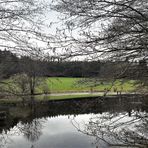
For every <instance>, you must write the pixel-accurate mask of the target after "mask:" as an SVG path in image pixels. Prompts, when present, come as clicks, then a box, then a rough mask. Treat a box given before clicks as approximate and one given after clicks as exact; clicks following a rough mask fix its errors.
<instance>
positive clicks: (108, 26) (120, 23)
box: [52, 0, 148, 60]
mask: <svg viewBox="0 0 148 148" xmlns="http://www.w3.org/2000/svg"><path fill="white" fill-rule="evenodd" d="M147 5H148V2H147V1H146V0H93V1H91V0H76V1H74V2H73V1H72V0H58V1H56V2H55V3H53V6H52V8H53V9H54V10H56V11H58V12H60V13H63V14H64V15H65V16H64V17H63V21H64V23H65V25H66V28H65V29H68V30H69V32H71V34H69V36H68V35H67V34H66V32H64V31H66V30H63V32H61V33H63V35H62V36H61V38H62V37H63V38H62V41H69V45H70V43H71V42H70V41H73V42H76V43H78V44H77V45H80V46H78V47H79V49H77V51H75V53H72V52H71V54H84V55H85V54H98V53H101V54H103V55H104V56H105V57H107V58H108V57H112V58H115V59H118V58H123V59H125V58H130V60H132V59H133V58H134V59H135V58H144V59H147V56H148V53H147V52H148V49H147V21H148V16H147V15H148V13H147ZM77 29H78V31H79V32H77V36H74V35H73V34H72V32H73V31H75V30H77ZM64 33H65V34H64ZM64 35H66V36H64ZM72 35H73V36H72ZM64 37H65V38H66V40H64ZM78 50H79V51H78ZM106 54H107V55H106Z"/></svg>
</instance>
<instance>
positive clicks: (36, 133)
mask: <svg viewBox="0 0 148 148" xmlns="http://www.w3.org/2000/svg"><path fill="white" fill-rule="evenodd" d="M44 121H45V119H44V120H42V119H34V120H33V121H31V122H28V123H25V124H24V123H21V122H20V123H18V124H17V126H16V127H14V128H13V129H11V130H10V131H3V132H2V133H1V134H0V148H7V146H8V145H9V144H10V143H12V141H13V139H12V136H17V135H23V136H24V137H25V138H26V139H27V140H28V141H30V142H36V141H37V140H39V138H40V136H41V135H42V127H43V124H44ZM32 146H33V145H32Z"/></svg>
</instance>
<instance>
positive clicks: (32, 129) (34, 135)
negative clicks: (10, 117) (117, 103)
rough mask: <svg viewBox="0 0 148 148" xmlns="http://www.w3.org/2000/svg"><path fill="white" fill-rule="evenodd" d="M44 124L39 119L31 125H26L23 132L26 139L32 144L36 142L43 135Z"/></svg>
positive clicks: (22, 129)
mask: <svg viewBox="0 0 148 148" xmlns="http://www.w3.org/2000/svg"><path fill="white" fill-rule="evenodd" d="M41 130H42V122H41V121H40V120H39V119H34V120H33V121H32V122H31V123H27V124H24V125H23V126H22V128H21V132H22V133H23V134H24V137H25V138H27V140H29V141H31V142H35V141H37V140H38V139H39V137H40V136H41V135H42V131H41Z"/></svg>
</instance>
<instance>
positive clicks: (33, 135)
mask: <svg viewBox="0 0 148 148" xmlns="http://www.w3.org/2000/svg"><path fill="white" fill-rule="evenodd" d="M19 112H20V114H19ZM9 114H10V115H9V117H8V118H9V120H7V123H5V124H1V125H0V126H1V134H0V148H98V147H99V148H110V147H133V148H135V147H141V148H145V147H147V146H148V113H147V103H146V102H145V100H139V99H138V100H134V102H133V99H130V98H129V99H127V100H125V99H124V98H123V99H119V100H118V99H115V100H114V99H110V100H103V101H102V100H101V101H98V100H96V101H88V100H85V101H81V102H79V101H74V102H71V103H69V102H53V103H47V104H42V105H41V104H40V105H39V104H34V105H33V106H28V105H27V107H24V106H21V105H19V106H13V107H10V108H9Z"/></svg>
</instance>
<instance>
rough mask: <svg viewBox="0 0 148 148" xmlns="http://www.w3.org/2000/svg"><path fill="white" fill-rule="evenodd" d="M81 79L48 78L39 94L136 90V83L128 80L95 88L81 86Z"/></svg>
mask: <svg viewBox="0 0 148 148" xmlns="http://www.w3.org/2000/svg"><path fill="white" fill-rule="evenodd" d="M80 80H81V78H63V77H60V78H58V77H51V78H47V79H46V81H45V83H46V87H45V85H44V84H43V85H40V86H39V87H38V88H37V90H36V91H37V92H42V91H43V90H44V89H46V91H48V93H61V92H90V91H93V92H100V91H105V90H107V89H108V90H110V91H111V92H113V91H114V90H116V91H122V92H131V91H133V90H134V89H135V85H134V81H133V80H128V81H125V82H124V83H123V81H122V80H117V81H116V82H115V83H114V84H113V85H112V82H111V81H110V82H103V83H102V82H100V84H98V85H97V86H93V85H92V84H91V83H89V82H88V83H87V84H81V83H78V82H79V81H80Z"/></svg>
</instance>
